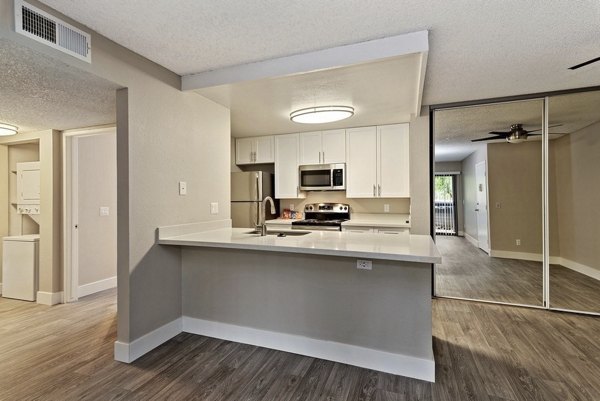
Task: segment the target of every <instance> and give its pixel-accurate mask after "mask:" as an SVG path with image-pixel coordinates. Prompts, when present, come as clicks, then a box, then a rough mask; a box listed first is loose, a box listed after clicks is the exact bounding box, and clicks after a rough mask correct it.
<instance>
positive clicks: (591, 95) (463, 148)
mask: <svg viewBox="0 0 600 401" xmlns="http://www.w3.org/2000/svg"><path fill="white" fill-rule="evenodd" d="M548 110H549V116H550V118H549V125H551V126H552V125H557V124H560V126H559V127H555V128H551V129H550V130H549V132H550V133H556V134H570V133H573V132H576V131H578V130H580V129H582V128H584V127H587V126H588V125H591V124H593V123H595V122H598V121H600V91H595V92H582V93H575V94H569V95H561V96H553V97H551V98H550V100H549V107H548ZM542 115H543V101H542V100H528V101H519V102H511V103H497V104H489V105H482V106H474V107H463V108H455V109H445V110H440V111H436V112H435V120H434V124H435V125H434V126H435V160H436V162H446V161H460V160H463V159H464V158H465V157H467V156H468V155H470V154H471V153H473V152H474V151H475V150H476V149H477V148H478V147H481V146H485V143H495V142H503V141H504V140H503V139H499V140H495V141H486V142H485V143H484V144H482V143H473V142H471V140H472V139H478V138H484V137H486V136H490V135H489V134H488V132H490V131H509V128H510V125H511V124H515V123H520V124H523V128H525V129H526V130H534V129H539V128H541V126H542ZM559 137H560V135H551V136H550V139H551V140H552V139H556V138H559ZM539 139H540V137H539V136H537V137H533V138H528V141H529V140H539ZM515 146H518V145H515Z"/></svg>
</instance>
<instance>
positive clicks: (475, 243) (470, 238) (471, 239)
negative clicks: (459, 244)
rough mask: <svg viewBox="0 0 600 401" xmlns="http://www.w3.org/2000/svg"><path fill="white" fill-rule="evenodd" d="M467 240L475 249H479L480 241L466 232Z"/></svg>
mask: <svg viewBox="0 0 600 401" xmlns="http://www.w3.org/2000/svg"><path fill="white" fill-rule="evenodd" d="M465 239H466V240H467V241H469V242H470V243H471V245H473V246H474V247H475V248H479V241H477V240H476V239H475V238H473V237H471V236H470V235H469V234H467V233H466V232H465Z"/></svg>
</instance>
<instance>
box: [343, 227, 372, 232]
mask: <svg viewBox="0 0 600 401" xmlns="http://www.w3.org/2000/svg"><path fill="white" fill-rule="evenodd" d="M342 231H343V232H345V233H372V232H373V228H372V227H344V226H342Z"/></svg>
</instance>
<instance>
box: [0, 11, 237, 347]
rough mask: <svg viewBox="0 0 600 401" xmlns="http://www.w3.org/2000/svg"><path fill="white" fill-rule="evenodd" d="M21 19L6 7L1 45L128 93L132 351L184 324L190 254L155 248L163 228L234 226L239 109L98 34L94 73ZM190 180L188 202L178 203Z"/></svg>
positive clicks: (125, 263) (125, 317)
mask: <svg viewBox="0 0 600 401" xmlns="http://www.w3.org/2000/svg"><path fill="white" fill-rule="evenodd" d="M31 3H32V4H34V5H35V6H37V7H40V8H42V9H44V10H47V11H49V12H51V13H52V14H53V15H56V16H58V17H59V18H61V19H63V20H65V21H66V22H69V23H71V24H72V25H74V26H76V27H79V28H82V29H85V30H86V31H88V32H89V29H87V28H84V27H82V26H81V24H79V23H77V22H75V21H73V20H71V19H69V18H67V17H65V16H63V15H61V14H59V13H57V12H55V11H54V10H51V9H49V8H48V7H46V6H45V5H43V4H41V3H39V2H36V1H31ZM13 15H14V13H13V1H12V0H0V37H6V38H8V39H9V40H11V41H13V42H15V43H17V44H21V45H23V46H26V47H29V48H31V49H33V50H36V51H39V52H41V53H44V54H47V55H50V56H53V57H55V58H58V59H60V60H61V61H63V62H65V63H67V64H70V65H73V66H75V67H78V68H81V69H83V70H86V71H88V72H91V73H94V74H96V75H97V76H99V77H101V78H104V79H107V80H110V81H112V82H115V83H117V84H118V85H120V86H122V87H123V89H122V90H119V91H118V92H117V116H116V121H117V171H118V186H117V188H118V273H117V277H118V281H119V292H118V311H119V317H118V340H119V341H121V342H125V343H128V342H131V341H132V340H135V339H137V338H139V337H141V336H142V335H144V334H147V333H148V332H150V331H152V330H154V329H156V328H158V327H160V326H162V325H164V324H165V323H168V322H170V321H172V320H174V319H176V318H178V317H179V316H181V254H180V251H179V250H178V249H176V248H167V247H159V246H157V245H155V235H156V234H155V230H156V227H158V226H164V225H173V224H182V223H188V222H193V221H202V220H211V219H224V218H229V207H227V206H228V204H229V180H230V178H229V170H230V164H229V163H230V162H229V153H230V135H231V133H230V122H229V110H228V109H226V108H224V107H223V106H220V105H218V104H216V103H214V102H212V101H210V100H207V99H206V98H203V97H202V96H200V95H198V94H196V93H183V92H181V91H180V90H179V88H180V83H181V79H180V77H179V76H177V75H176V74H174V73H172V72H170V71H168V70H166V69H165V68H163V67H161V66H159V65H157V64H154V63H152V62H150V61H149V60H147V59H145V58H143V57H141V56H139V55H137V54H135V53H133V52H131V51H129V50H127V49H125V48H124V47H122V46H120V45H117V44H116V43H114V42H112V41H110V40H108V39H106V38H104V37H102V36H100V35H98V34H95V33H92V52H93V54H92V64H88V63H85V62H82V61H79V60H78V59H76V58H73V57H70V56H68V55H66V54H64V53H61V52H59V51H57V50H54V49H51V48H49V47H47V46H44V45H42V44H40V43H37V42H35V41H32V40H30V39H28V38H25V37H23V36H21V35H18V34H16V33H14V32H13V26H14V23H13ZM180 180H182V181H187V183H188V195H187V196H179V195H178V181H180ZM210 202H219V204H220V214H218V215H211V214H210ZM58 234H59V233H57V235H58ZM57 280H60V272H59V274H58V276H57ZM166 294H168V295H166Z"/></svg>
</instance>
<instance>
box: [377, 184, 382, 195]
mask: <svg viewBox="0 0 600 401" xmlns="http://www.w3.org/2000/svg"><path fill="white" fill-rule="evenodd" d="M377 188H378V191H379V196H381V184H378V185H377Z"/></svg>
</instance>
